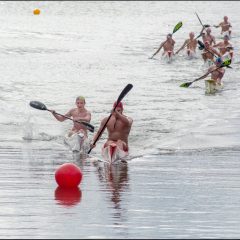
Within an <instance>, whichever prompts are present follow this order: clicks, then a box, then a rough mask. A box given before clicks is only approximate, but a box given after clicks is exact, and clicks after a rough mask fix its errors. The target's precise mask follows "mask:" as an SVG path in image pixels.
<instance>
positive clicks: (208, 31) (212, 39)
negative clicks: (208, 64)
mask: <svg viewBox="0 0 240 240" xmlns="http://www.w3.org/2000/svg"><path fill="white" fill-rule="evenodd" d="M211 32H212V30H211V28H210V27H208V28H207V29H206V33H205V32H202V40H203V42H206V41H208V42H209V44H210V45H211V46H212V45H214V44H216V40H215V37H214V36H213V35H212V34H211Z"/></svg>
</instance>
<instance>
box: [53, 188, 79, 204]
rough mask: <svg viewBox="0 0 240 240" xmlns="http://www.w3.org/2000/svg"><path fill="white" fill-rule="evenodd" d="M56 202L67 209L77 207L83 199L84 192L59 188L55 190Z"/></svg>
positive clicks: (77, 189)
mask: <svg viewBox="0 0 240 240" xmlns="http://www.w3.org/2000/svg"><path fill="white" fill-rule="evenodd" d="M54 195H55V200H56V201H57V204H59V205H63V206H65V207H73V206H75V205H77V204H78V203H79V202H80V201H81V199H82V191H81V190H80V189H79V188H78V187H76V188H62V187H59V186H58V187H57V188H56V189H55V193H54Z"/></svg>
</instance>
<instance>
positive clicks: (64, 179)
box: [55, 163, 82, 188]
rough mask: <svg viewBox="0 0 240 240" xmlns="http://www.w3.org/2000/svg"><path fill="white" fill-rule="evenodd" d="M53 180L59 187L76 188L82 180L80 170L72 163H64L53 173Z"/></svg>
mask: <svg viewBox="0 0 240 240" xmlns="http://www.w3.org/2000/svg"><path fill="white" fill-rule="evenodd" d="M55 180H56V182H57V184H58V185H59V186H60V187H63V188H73V187H77V186H78V185H79V184H80V182H81V180H82V172H81V169H80V168H79V167H78V166H76V165H75V164H73V163H64V164H63V165H61V166H60V167H59V168H58V169H57V170H56V172H55Z"/></svg>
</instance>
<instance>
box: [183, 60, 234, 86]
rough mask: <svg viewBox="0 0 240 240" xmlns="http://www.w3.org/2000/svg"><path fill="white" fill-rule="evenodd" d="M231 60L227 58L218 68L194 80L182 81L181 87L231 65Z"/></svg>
mask: <svg viewBox="0 0 240 240" xmlns="http://www.w3.org/2000/svg"><path fill="white" fill-rule="evenodd" d="M231 62H232V61H231V59H227V60H225V61H224V62H222V64H221V66H219V67H217V68H216V69H214V70H212V71H210V72H207V73H205V74H204V75H203V76H201V77H199V78H197V79H195V80H193V81H192V82H186V83H182V84H181V85H180V87H184V88H188V87H189V86H190V85H191V84H192V83H194V82H196V81H198V80H201V79H204V78H205V77H207V76H208V75H209V74H210V73H212V72H214V71H216V70H218V69H219V68H222V67H227V66H229V65H230V64H231Z"/></svg>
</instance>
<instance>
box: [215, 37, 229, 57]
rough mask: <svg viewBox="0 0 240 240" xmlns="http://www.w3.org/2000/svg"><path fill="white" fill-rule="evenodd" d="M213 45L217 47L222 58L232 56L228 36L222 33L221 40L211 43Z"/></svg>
mask: <svg viewBox="0 0 240 240" xmlns="http://www.w3.org/2000/svg"><path fill="white" fill-rule="evenodd" d="M213 47H215V48H218V49H219V52H220V54H221V56H222V58H226V57H227V58H231V59H232V58H233V46H232V44H231V43H230V42H229V36H228V35H224V37H223V41H221V42H219V43H217V44H215V45H213Z"/></svg>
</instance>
